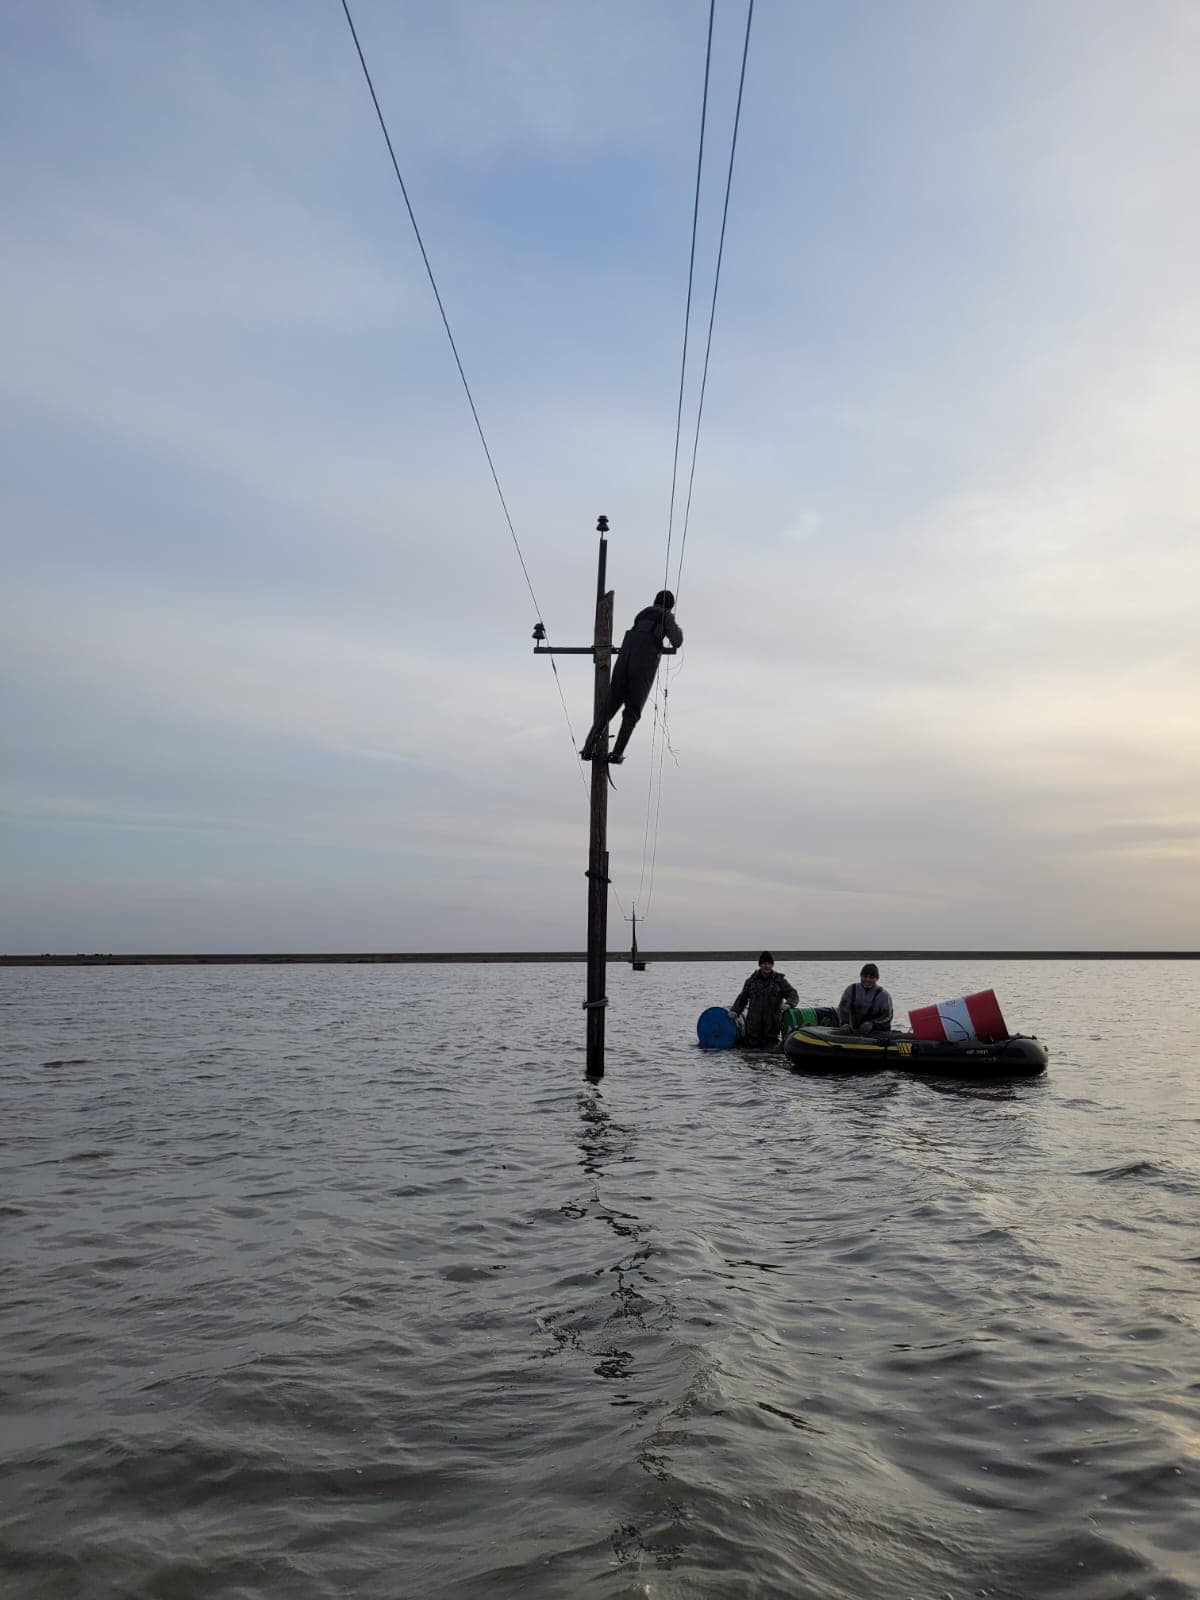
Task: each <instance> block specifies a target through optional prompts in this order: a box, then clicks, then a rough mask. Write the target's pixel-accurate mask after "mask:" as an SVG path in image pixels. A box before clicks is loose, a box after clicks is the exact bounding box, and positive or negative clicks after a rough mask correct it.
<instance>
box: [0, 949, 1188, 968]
mask: <svg viewBox="0 0 1200 1600" xmlns="http://www.w3.org/2000/svg"><path fill="white" fill-rule="evenodd" d="M867 956H870V957H872V958H873V959H874V960H876V961H1198V960H1200V950H874V949H871V950H868V949H866V947H865V946H864V947H863V948H862V949H856V950H783V949H781V950H778V951H777V952H776V961H777V962H784V961H849V962H857V961H861V960H863V959H864V958H865V957H867ZM638 958H639V960H642V961H646V962H664V961H737V962H743V963H748V964H749V965H751V966H753V965H755V964H756V962H757V960H758V951H757V950H644V951H639V952H638ZM586 960H587V956H586V954H585V953H584V952H583V951H582V950H511V951H509V950H500V951H497V950H470V951H446V950H437V951H363V952H358V953H354V954H338V953H333V952H331V953H326V954H320V955H318V954H303V955H291V954H288V953H278V954H254V955H182V956H173V955H109V954H102V955H88V954H79V955H73V956H67V955H48V954H47V955H38V956H9V955H0V967H243V966H280V967H292V966H343V965H364V966H371V965H378V966H395V965H398V966H422V965H439V964H445V963H458V964H462V965H465V966H469V965H481V964H495V963H511V964H520V963H530V962H544V963H550V962H583V961H586ZM608 960H609V961H612V962H618V963H623V962H627V961H628V960H629V952H628V951H627V950H622V951H616V950H610V951H609V952H608Z"/></svg>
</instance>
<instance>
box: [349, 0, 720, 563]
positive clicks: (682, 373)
mask: <svg viewBox="0 0 1200 1600" xmlns="http://www.w3.org/2000/svg"><path fill="white" fill-rule="evenodd" d="M344 3H345V0H343V4H344ZM716 9H717V0H709V5H708V42H707V44H706V45H705V48H704V94H703V96H702V98H701V101H700V148H699V151H698V152H697V155H696V194H695V198H694V199H693V201H692V248H691V253H690V254H689V256H688V286H687V305H686V307H685V309H684V313H683V355H682V357H681V359H680V363H679V403H678V405H677V406H676V407H675V451H674V456H673V460H672V466H671V504H670V507H669V510H668V515H667V555H666V561H665V563H664V565H663V588H664V589H665V588H666V586H667V576H668V574H669V572H670V568H671V533H672V530H673V529H674V526H675V487H676V483H677V481H678V476H679V438H680V434H681V432H682V430H683V389H684V379H685V377H686V376H687V351H688V329H689V328H690V326H691V321H692V280H693V278H694V277H695V272H696V227H697V224H698V222H699V220H700V175H701V173H702V172H703V170H704V129H705V124H706V123H707V121H708V80H709V74H710V71H711V68H712V36H713V17H714V15H715V14H716Z"/></svg>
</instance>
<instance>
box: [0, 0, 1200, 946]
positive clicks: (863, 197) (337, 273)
mask: <svg viewBox="0 0 1200 1600" xmlns="http://www.w3.org/2000/svg"><path fill="white" fill-rule="evenodd" d="M353 11H354V17H355V22H356V25H357V28H358V31H359V36H360V39H361V41H362V45H363V49H364V52H365V54H366V57H367V60H368V63H369V65H370V66H371V70H372V73H373V76H374V79H375V83H376V88H377V91H378V93H379V96H380V100H381V103H382V105H383V108H384V111H385V115H386V116H387V119H388V122H389V126H390V130H391V134H392V138H393V142H394V145H395V148H396V153H397V157H398V160H399V162H400V166H401V170H402V172H403V173H404V177H405V182H406V184H407V186H408V190H409V194H410V198H411V200H412V204H413V207H414V209H415V212H416V215H417V218H418V221H419V223H420V226H421V229H422V232H423V235H424V238H425V243H426V247H427V249H428V252H429V256H430V260H431V262H432V264H433V270H434V272H435V274H436V276H437V280H438V284H439V287H440V289H441V293H442V296H443V300H444V302H445V305H446V309H447V313H448V315H449V318H450V322H451V326H452V327H453V329H454V333H455V337H456V340H457V342H458V346H459V350H460V353H461V355H462V359H463V363H464V367H465V369H466V372H467V375H468V378H469V380H470V382H471V385H472V389H473V391H474V394H475V399H476V403H477V405H478V408H479V412H480V416H481V419H482V422H483V426H484V429H485V432H486V434H487V437H488V440H489V443H490V445H491V448H492V453H493V456H494V458H495V462H496V467H497V471H498V474H499V477H500V482H501V484H502V485H503V488H504V493H505V497H506V500H507V502H508V505H509V508H510V510H511V513H512V517H513V522H514V525H515V527H516V530H517V535H518V538H519V540H520V545H521V550H522V552H523V554H524V557H525V561H526V563H527V566H528V569H529V573H530V577H531V579H532V584H533V588H534V591H535V593H536V596H537V605H536V607H535V604H534V601H533V599H532V598H531V596H530V593H529V590H528V588H527V587H526V583H525V578H524V575H523V573H522V570H521V566H520V563H519V561H518V559H517V555H516V552H515V550H514V548H513V542H512V539H511V538H510V535H509V531H508V529H507V527H506V525H505V523H504V519H503V515H502V512H501V509H500V505H499V502H498V500H497V497H496V493H495V488H494V486H493V483H492V480H491V477H490V474H489V472H488V467H487V462H486V460H485V458H484V455H483V451H482V449H481V447H480V443H479V439H478V436H477V434H476V433H475V429H474V424H473V422H472V420H471V415H470V411H469V409H468V406H467V402H466V399H465V397H464V394H463V391H462V388H461V385H460V381H459V377H458V374H457V371H456V369H455V366H454V362H453V357H452V355H451V352H450V349H449V346H448V344H447V342H446V337H445V333H444V330H443V328H442V325H441V322H440V319H439V316H438V312H437V306H436V303H435V301H434V298H433V294H432V291H431V289H430V285H429V282H428V279H427V278H426V276H425V271H424V267H423V265H422V262H421V258H420V254H419V252H418V249H417V246H416V243H415V240H414V238H413V234H412V230H411V226H410V224H409V221H408V217H407V215H406V213H405V210H404V206H403V202H402V199H401V196H400V193H399V190H398V187H397V185H396V182H395V176H394V174H393V172H392V170H391V166H390V164H389V161H388V156H387V151H386V148H385V146H384V144H383V140H382V136H381V134H380V132H379V128H378V124H377V123H376V121H375V115H374V111H373V109H372V106H371V103H370V99H369V97H368V93H367V89H366V85H365V83H364V81H363V78H362V74H361V70H360V68H359V64H358V60H357V57H356V55H355V53H354V47H353V42H352V40H351V38H350V34H349V31H348V29H347V26H346V22H345V17H344V15H343V12H342V8H341V4H340V0H286V3H285V0H263V3H262V4H259V5H255V6H246V5H244V4H242V3H240V0H211V3H210V4H207V5H205V6H203V7H192V8H190V9H185V10H181V9H179V8H177V7H168V6H159V5H154V4H151V3H149V0H103V3H100V0H57V3H56V4H55V5H53V6H47V5H44V4H42V3H41V0H15V3H14V4H13V5H12V6H11V7H10V8H9V12H8V28H7V33H8V40H7V48H6V51H5V53H4V59H3V61H2V63H0V184H2V186H3V193H4V205H3V213H2V214H3V235H4V249H3V252H2V254H0V317H2V318H3V326H2V328H0V341H2V348H3V351H4V359H3V361H2V362H0V417H2V422H3V427H2V430H0V438H2V443H0V507H2V517H0V523H2V527H3V535H2V537H3V561H4V571H5V582H4V584H3V588H2V593H0V608H2V617H0V638H2V644H0V650H2V653H3V661H2V665H3V672H2V685H0V715H2V718H3V725H2V729H0V737H2V744H3V751H4V759H3V770H2V773H0V812H2V835H0V865H2V869H3V880H4V893H3V897H2V903H0V951H5V952H8V953H18V952H27V953H28V952H32V953H37V952H40V951H60V952H74V951H113V952H117V951H151V950H153V951H163V952H185V951H196V950H208V951H213V950H225V951H252V950H280V951H288V950H291V951H300V950H328V951H353V950H397V951H402V950H448V951H453V950H489V949H495V950H520V949H562V950H572V949H580V948H582V945H583V943H584V937H585V920H584V918H585V896H586V884H585V879H584V876H583V869H584V867H585V866H586V857H587V800H586V793H585V786H584V783H583V781H582V774H581V769H580V767H579V764H578V762H577V760H576V757H575V755H574V753H573V749H572V739H574V741H575V742H576V743H580V742H582V739H583V735H584V733H585V732H586V730H587V726H588V723H589V721H590V708H591V694H592V682H591V679H592V674H591V669H590V663H589V662H588V660H587V658H586V657H578V656H565V657H561V658H559V661H558V671H559V682H560V683H561V687H562V691H563V695H564V697H565V702H566V714H565V715H564V706H563V704H562V702H561V701H560V699H559V694H558V690H557V688H556V684H555V680H554V677H553V676H552V673H551V670H550V665H549V663H548V662H547V661H546V660H545V659H541V658H535V657H534V656H533V654H532V653H531V651H532V645H531V639H530V634H531V630H532V627H533V624H534V622H535V621H536V620H537V618H538V616H539V615H540V616H541V618H542V619H543V620H544V622H545V624H546V627H547V629H548V631H549V634H550V638H551V641H552V642H555V643H560V644H573V645H582V644H585V643H588V642H590V638H591V628H592V607H593V603H594V595H595V559H596V538H595V534H594V532H593V530H594V527H595V521H596V517H597V515H598V514H599V513H601V512H603V513H605V514H606V515H607V516H608V517H609V519H610V522H611V527H612V532H611V536H610V542H609V556H608V572H609V582H610V584H611V585H612V587H613V588H614V589H615V592H616V617H617V627H618V631H620V630H621V629H623V628H624V627H625V626H627V624H628V622H629V621H630V620H631V618H632V615H633V614H634V613H635V612H636V611H637V610H638V609H639V608H640V607H641V606H643V605H645V604H647V603H649V601H650V600H651V599H652V598H653V595H654V593H655V591H656V590H657V589H659V588H660V587H661V586H662V583H663V578H664V574H665V573H667V572H668V571H669V575H670V579H671V582H672V585H673V586H675V585H677V587H678V597H679V598H678V618H679V621H680V624H681V625H682V627H683V629H684V633H685V636H686V638H685V644H684V647H683V650H682V652H681V653H680V656H679V659H678V661H677V662H676V663H674V664H672V666H671V669H670V673H669V677H668V688H669V696H668V700H667V708H668V722H667V727H668V731H669V748H668V750H667V753H666V755H665V758H664V759H662V761H661V766H660V752H661V751H662V748H663V747H662V741H661V737H660V733H659V728H658V725H656V722H655V713H654V709H653V707H652V706H651V707H647V711H646V714H645V716H644V717H643V720H642V723H641V725H640V726H639V728H638V731H637V733H636V735H635V738H634V740H633V743H632V745H631V748H630V755H629V758H628V759H627V761H626V763H625V765H624V766H623V767H622V768H621V769H620V770H619V772H618V773H617V774H616V776H615V781H616V790H615V791H614V792H613V794H612V795H611V801H610V808H609V847H610V852H611V859H612V875H613V887H614V898H613V899H612V901H611V903H610V924H609V929H610V945H611V946H612V947H613V948H618V947H620V946H621V945H622V944H623V943H624V942H625V941H626V939H627V935H628V929H627V927H626V925H625V923H624V922H623V920H622V919H623V917H625V916H627V915H628V914H629V913H630V911H631V909H632V908H633V907H634V906H635V905H636V907H637V912H638V917H639V922H640V923H644V927H642V928H640V930H639V932H640V942H641V943H642V944H643V945H644V946H645V947H647V948H649V949H651V950H653V949H654V948H656V947H657V948H660V949H680V948H694V949H703V948H709V947H714V946H716V947H720V948H741V947H746V948H750V947H758V946H760V945H762V944H771V945H779V946H782V947H787V948H796V947H800V948H815V949H819V948H828V947H835V946H836V947H852V948H861V949H862V950H863V952H864V955H866V954H869V953H870V952H871V951H872V950H875V949H881V948H888V947H899V946H904V947H911V948H920V947H936V948H942V949H948V948H967V947H980V946H986V947H989V948H1014V949H1022V948H1123V949H1130V950H1136V949H1149V948H1194V947H1195V946H1196V944H1197V938H1196V929H1197V907H1198V891H1200V828H1198V822H1200V740H1198V739H1197V737H1196V692H1197V679H1198V654H1200V644H1198V641H1200V628H1198V627H1197V623H1198V621H1200V618H1198V615H1197V613H1198V612H1200V539H1198V537H1197V534H1198V527H1197V524H1198V521H1200V450H1198V448H1197V418H1198V416H1200V297H1198V296H1197V291H1196V285H1197V284H1198V283H1200V207H1198V206H1197V204H1196V189H1197V179H1198V171H1200V169H1198V167H1197V151H1198V150H1200V97H1197V95H1196V93H1195V85H1196V82H1197V76H1198V74H1200V12H1198V11H1197V9H1196V8H1195V6H1194V5H1192V4H1191V3H1190V0H1154V3H1153V4H1151V5H1148V6H1143V7H1131V6H1129V5H1127V4H1125V3H1123V0H1120V3H1109V0H1051V3H1050V4H1046V3H1045V0H1004V3H1000V0H994V3H992V0H982V3H980V4H976V5H971V6H955V5H951V4H948V3H946V0H936V3H930V0H908V3H905V4H901V5H895V4H891V3H890V0H889V3H882V0H878V3H876V0H872V3H864V0H846V3H843V4H838V5H832V4H830V5H808V4H803V5H802V4H798V3H793V0H758V3H757V5H756V7H755V15H754V25H753V33H752V37H751V45H750V57H749V66H748V71H747V79H746V90H745V100H744V105H743V111H742V121H741V129H740V134H739V142H738V151H737V164H736V169H735V173H734V183H733V193H732V200H731V205H730V215H729V224H728V234H727V240H726V246H725V256H724V264H723V268H722V277H721V287H720V297H719V300H718V305H717V314H716V323H715V329H714V338H713V351H712V360H711V366H710V372H709V380H708V391H707V397H706V401H705V411H704V421H703V429H702V432H701V436H700V445H699V454H698V459H697V468H696V479H695V492H694V501H693V507H692V512H691V519H690V523H689V527H688V534H687V543H686V546H685V547H684V549H683V552H682V555H683V559H682V562H680V517H681V514H682V505H681V506H680V511H679V512H678V513H677V515H676V522H675V529H674V534H673V545H672V553H671V557H670V562H669V563H668V561H667V529H668V523H669V520H670V491H671V474H672V453H673V444H674V430H675V415H676V404H677V398H678V383H679V369H680V356H681V347H682V339H683V323H684V306H685V299H686V291H687V271H688V251H689V242H690V230H691V218H692V200H693V186H694V182H695V168H696V156H697V140H698V134H699V120H700V102H701V89H702V84H703V72H704V52H705V29H706V23H707V14H708V8H707V6H706V5H705V4H704V3H703V0H655V3H653V4H647V3H645V0H636V3H634V0H613V3H610V4H608V5H605V6H602V7H599V6H585V5H571V4H563V3H561V0H441V3H438V4H436V5H435V4H432V3H428V0H423V3H417V0H356V3H354V5H353ZM744 25H745V8H744V4H743V0H717V5H716V27H715V31H714V38H713V66H712V82H711V88H710V97H709V114H708V126H707V134H706V147H705V165H704V172H703V182H702V194H701V209H700V226H699V233H698V243H697V275H696V288H695V296H694V308H693V342H692V346H691V355H690V356H689V369H688V372H689V381H688V384H687V393H686V397H685V405H684V446H683V454H684V460H685V463H686V461H687V459H688V456H689V453H690V442H691V437H692V428H693V426H694V416H695V400H696V380H697V378H698V374H699V364H700V363H699V358H700V355H701V354H702V351H703V338H704V333H705V328H706V325H707V315H708V306H709V301H710V296H711V291H712V273H713V264H714V261H715V253H716V245H717V236H718V231H719V226H720V214H721V201H722V196H723V190H724V182H725V171H726V166H727V162H728V156H729V141H730V134H731V130H732V119H733V109H734V100H735V95H736V88H737V72H738V66H739V63H740V55H741V42H742V32H743V29H744ZM660 772H661V783H660V781H659V775H660Z"/></svg>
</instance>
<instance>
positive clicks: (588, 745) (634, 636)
mask: <svg viewBox="0 0 1200 1600" xmlns="http://www.w3.org/2000/svg"><path fill="white" fill-rule="evenodd" d="M666 598H667V599H668V600H670V602H671V605H674V603H675V602H674V596H673V595H670V594H669V593H667V594H666ZM664 638H666V639H669V640H670V641H671V643H672V644H673V645H674V646H675V648H676V649H677V650H678V648H679V646H680V645H681V644H682V643H683V629H682V628H681V627H680V626H679V624H678V623H677V622H676V621H675V613H674V611H673V610H672V609H671V606H670V605H653V606H646V607H645V608H644V609H643V610H641V611H639V612H638V614H637V616H636V617H634V619H633V626H632V627H631V628H629V630H628V631H627V632H626V634H625V637H624V638H623V639H622V640H621V648H620V649H619V650H618V651H617V659H616V660H615V661H614V663H613V669H612V678H611V679H610V681H609V688H608V698H607V700H606V701H605V702H604V706H603V708H602V709H601V712H600V715H599V716H598V717H597V718H596V720H595V722H594V723H593V724H592V730H591V732H590V733H589V734H588V736H587V738H586V739H585V740H584V744H583V748H582V750H581V751H580V752H579V753H580V755H581V756H582V757H583V759H584V760H585V761H590V760H591V759H592V757H593V755H594V754H595V751H596V748H597V746H598V744H599V741H600V739H601V738H602V737H603V734H604V730H605V729H606V728H607V727H608V725H609V723H610V722H611V721H612V719H613V718H614V717H615V716H616V714H617V712H618V711H620V709H621V707H622V706H624V708H625V714H624V716H623V717H622V718H621V728H620V731H619V733H618V734H617V742H616V745H615V747H614V749H613V753H612V759H613V760H615V761H619V760H621V758H622V757H623V756H624V754H625V746H626V745H627V744H628V743H629V739H630V735H631V734H632V733H633V730H634V728H635V727H636V726H637V723H638V720H639V719H640V717H641V715H642V707H643V706H644V705H645V704H646V701H647V699H648V698H649V695H650V690H651V687H652V686H653V683H654V675H655V673H656V672H657V671H658V661H659V657H660V656H661V655H662V650H663V640H664Z"/></svg>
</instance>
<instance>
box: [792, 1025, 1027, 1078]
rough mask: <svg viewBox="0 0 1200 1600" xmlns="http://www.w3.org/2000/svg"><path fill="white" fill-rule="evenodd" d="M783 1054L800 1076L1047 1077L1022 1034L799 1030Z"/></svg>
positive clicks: (793, 1035)
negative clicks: (954, 1038) (989, 1036)
mask: <svg viewBox="0 0 1200 1600" xmlns="http://www.w3.org/2000/svg"><path fill="white" fill-rule="evenodd" d="M783 1053H784V1055H785V1056H787V1058H788V1061H789V1062H790V1063H791V1065H792V1066H793V1067H795V1068H797V1069H798V1070H800V1071H802V1072H878V1071H880V1070H882V1069H883V1068H892V1069H894V1070H895V1069H898V1070H899V1071H901V1072H945V1073H952V1074H953V1075H954V1076H956V1077H962V1078H1008V1077H1014V1078H1015V1077H1033V1076H1035V1075H1036V1074H1037V1073H1039V1072H1045V1070H1046V1061H1047V1058H1048V1052H1047V1050H1046V1046H1045V1045H1044V1044H1042V1043H1041V1042H1040V1041H1039V1040H1037V1039H1033V1038H1029V1037H1028V1036H1026V1035H1024V1034H1020V1033H1018V1034H1014V1035H1013V1037H1012V1038H1011V1039H998V1040H996V1041H994V1042H989V1041H984V1040H982V1039H970V1040H961V1041H958V1042H949V1041H941V1040H938V1041H934V1040H932V1039H914V1038H913V1037H912V1036H911V1034H904V1033H890V1034H880V1036H879V1037H878V1038H877V1039H873V1038H871V1037H869V1036H867V1037H863V1036H862V1035H859V1034H849V1033H839V1032H838V1030H837V1029H836V1028H821V1027H805V1028H795V1029H793V1031H792V1032H791V1033H789V1034H788V1035H787V1037H786V1038H785V1039H784V1041H783Z"/></svg>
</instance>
